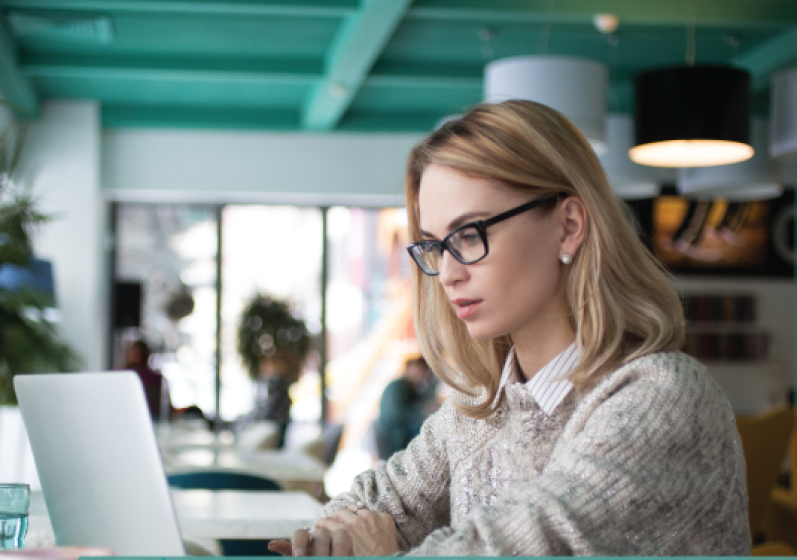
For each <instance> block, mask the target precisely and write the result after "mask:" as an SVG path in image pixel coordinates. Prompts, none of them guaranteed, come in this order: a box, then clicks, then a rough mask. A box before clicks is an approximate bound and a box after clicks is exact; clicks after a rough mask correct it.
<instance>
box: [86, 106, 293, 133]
mask: <svg viewBox="0 0 797 560" xmlns="http://www.w3.org/2000/svg"><path fill="white" fill-rule="evenodd" d="M101 118H102V126H103V128H153V127H154V128H203V129H224V130H297V129H298V128H299V112H298V111H291V110H288V109H281V110H276V109H256V108H252V107H204V106H203V107H186V106H184V105H180V106H171V105H169V106H148V105H116V104H105V103H104V104H103V106H102V117H101Z"/></svg>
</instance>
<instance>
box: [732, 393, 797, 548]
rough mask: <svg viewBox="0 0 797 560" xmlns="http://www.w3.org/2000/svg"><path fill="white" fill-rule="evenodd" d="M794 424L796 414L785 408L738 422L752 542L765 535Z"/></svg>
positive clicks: (739, 419)
mask: <svg viewBox="0 0 797 560" xmlns="http://www.w3.org/2000/svg"><path fill="white" fill-rule="evenodd" d="M793 424H794V413H793V412H792V411H791V410H789V409H785V408H783V409H778V410H775V411H772V412H769V413H767V414H764V415H762V416H756V417H747V418H744V417H742V418H737V419H736V427H737V428H738V429H739V435H740V436H741V438H742V447H743V448H744V459H745V462H746V463H747V494H748V496H749V503H748V513H749V516H750V533H751V534H752V536H753V542H756V541H757V540H759V539H760V538H761V537H763V536H765V534H766V516H767V511H768V510H769V506H770V504H771V496H772V490H773V488H775V486H776V485H777V481H778V476H779V475H780V472H781V468H782V466H783V460H784V459H785V457H786V448H787V446H788V445H789V437H790V436H791V431H792V426H793Z"/></svg>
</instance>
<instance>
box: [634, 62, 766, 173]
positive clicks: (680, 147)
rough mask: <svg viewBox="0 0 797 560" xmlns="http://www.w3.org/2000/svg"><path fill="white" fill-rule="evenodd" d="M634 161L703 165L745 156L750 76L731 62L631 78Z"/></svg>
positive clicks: (749, 153)
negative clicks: (723, 64)
mask: <svg viewBox="0 0 797 560" xmlns="http://www.w3.org/2000/svg"><path fill="white" fill-rule="evenodd" d="M634 102H635V107H634V118H635V127H636V142H635V143H636V145H635V146H634V147H633V148H631V150H630V151H629V155H630V156H631V159H632V160H634V161H635V162H636V163H640V164H642V165H652V166H656V167H705V166H711V165H725V164H729V163H736V162H739V161H744V160H746V159H749V158H750V157H752V155H753V148H752V146H750V103H751V93H750V74H749V73H748V72H746V71H744V70H740V69H738V68H733V67H731V66H719V65H717V66H709V65H705V66H703V65H700V66H677V67H672V68H663V69H658V70H652V71H648V72H644V73H642V74H640V75H638V76H637V77H636V79H635V80H634Z"/></svg>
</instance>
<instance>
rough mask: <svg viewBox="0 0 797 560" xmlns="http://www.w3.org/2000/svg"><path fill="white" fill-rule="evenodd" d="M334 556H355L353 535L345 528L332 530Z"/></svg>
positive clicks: (332, 553) (332, 552)
mask: <svg viewBox="0 0 797 560" xmlns="http://www.w3.org/2000/svg"><path fill="white" fill-rule="evenodd" d="M331 555H332V556H354V544H353V543H352V539H351V535H350V534H349V533H348V531H346V530H345V529H337V530H335V531H332V549H331Z"/></svg>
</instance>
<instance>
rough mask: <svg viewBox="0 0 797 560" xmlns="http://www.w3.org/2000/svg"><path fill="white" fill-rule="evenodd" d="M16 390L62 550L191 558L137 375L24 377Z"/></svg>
mask: <svg viewBox="0 0 797 560" xmlns="http://www.w3.org/2000/svg"><path fill="white" fill-rule="evenodd" d="M14 387H15V388H16V391H17V398H18V400H19V407H20V410H21V412H22V418H23V420H24V421H25V427H26V429H27V431H28V437H29V438H30V444H31V449H32V450H33V458H34V461H35V462H36V469H37V470H38V472H39V479H40V480H41V485H42V491H43V492H44V501H45V503H46V504H47V510H48V511H49V514H50V521H51V523H52V526H53V531H54V533H55V540H56V543H57V544H58V545H59V546H84V547H89V546H90V547H102V548H110V549H112V550H114V551H115V552H116V554H117V555H120V556H182V555H184V554H185V549H184V547H183V541H182V538H181V533H180V527H179V525H178V523H177V517H176V515H175V511H174V506H173V504H172V500H171V494H170V493H169V486H168V483H167V481H166V475H165V473H164V470H163V463H162V462H161V457H160V452H159V451H158V446H157V443H156V441H155V433H154V431H153V428H152V421H151V419H150V415H149V411H148V409H147V403H146V400H145V397H144V390H143V387H142V385H141V381H140V380H139V378H138V376H137V375H136V374H135V373H133V372H118V371H113V372H98V373H69V374H60V373H56V374H40V375H39V374H37V375H17V376H15V377H14Z"/></svg>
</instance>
